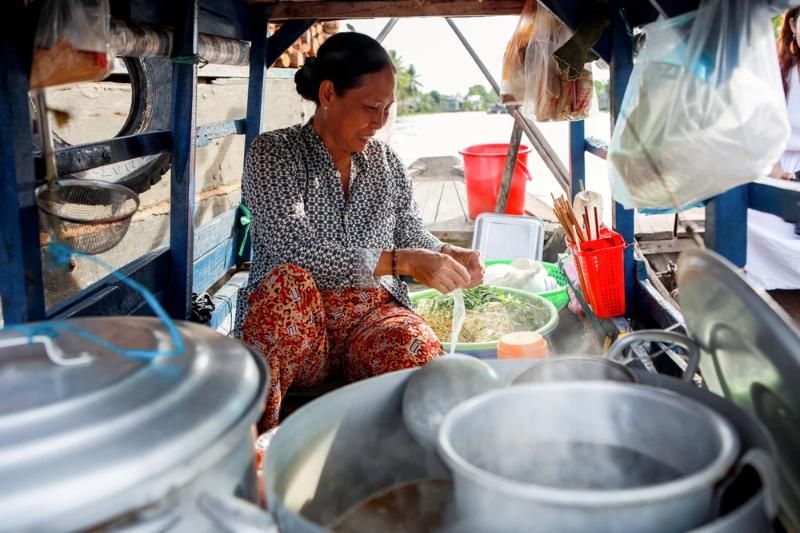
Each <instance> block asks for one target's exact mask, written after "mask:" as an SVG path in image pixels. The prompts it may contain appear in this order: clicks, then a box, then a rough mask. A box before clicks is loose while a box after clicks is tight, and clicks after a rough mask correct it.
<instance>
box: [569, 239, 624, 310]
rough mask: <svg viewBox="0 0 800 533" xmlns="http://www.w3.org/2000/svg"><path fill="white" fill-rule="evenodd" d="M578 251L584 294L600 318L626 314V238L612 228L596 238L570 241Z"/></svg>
mask: <svg viewBox="0 0 800 533" xmlns="http://www.w3.org/2000/svg"><path fill="white" fill-rule="evenodd" d="M569 248H570V250H572V253H573V254H574V255H575V258H576V260H577V261H576V264H577V268H578V273H579V278H580V282H581V291H583V297H584V299H585V300H586V303H588V304H589V305H590V306H591V307H592V312H594V314H595V315H596V316H597V317H598V318H612V317H615V316H620V315H624V314H625V260H624V251H625V240H624V239H623V238H622V236H621V235H620V234H619V233H617V232H615V231H611V230H609V229H606V228H603V229H602V230H601V231H600V238H599V239H597V240H594V241H586V242H583V243H580V245H579V246H576V245H570V246H569Z"/></svg>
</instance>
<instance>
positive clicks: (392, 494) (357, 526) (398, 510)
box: [330, 479, 453, 533]
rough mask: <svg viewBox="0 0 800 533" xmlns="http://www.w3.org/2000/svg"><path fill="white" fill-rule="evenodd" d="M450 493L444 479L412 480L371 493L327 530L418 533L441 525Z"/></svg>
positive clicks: (343, 532) (450, 485)
mask: <svg viewBox="0 0 800 533" xmlns="http://www.w3.org/2000/svg"><path fill="white" fill-rule="evenodd" d="M452 496H453V483H452V482H451V481H450V480H448V479H429V480H424V481H412V482H410V483H404V484H402V485H398V486H395V487H390V488H389V489H387V490H384V491H381V492H378V493H377V494H373V495H372V496H370V497H369V498H367V499H366V500H363V501H361V502H359V503H358V504H357V505H356V506H355V507H353V508H352V509H350V510H349V511H347V512H346V513H345V514H344V515H343V516H342V517H341V518H339V519H338V520H337V521H336V522H335V523H334V524H333V525H332V526H331V527H330V529H331V530H332V531H335V532H340V533H345V532H347V533H375V532H378V531H391V532H393V533H406V532H407V533H421V532H425V531H436V530H439V529H440V528H442V527H443V526H444V525H445V522H446V517H447V516H448V513H447V509H448V506H449V504H450V501H451V499H452Z"/></svg>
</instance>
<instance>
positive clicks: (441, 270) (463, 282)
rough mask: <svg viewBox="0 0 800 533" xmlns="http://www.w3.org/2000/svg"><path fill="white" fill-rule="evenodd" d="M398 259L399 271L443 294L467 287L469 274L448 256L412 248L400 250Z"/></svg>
mask: <svg viewBox="0 0 800 533" xmlns="http://www.w3.org/2000/svg"><path fill="white" fill-rule="evenodd" d="M398 259H399V261H398V262H399V263H401V264H400V265H398V266H399V267H400V268H399V270H401V271H405V272H404V273H405V274H407V275H409V276H413V277H414V279H416V280H417V281H419V282H420V283H422V284H424V285H427V286H428V287H431V288H432V289H436V290H437V291H439V292H441V293H443V294H447V293H449V292H451V291H454V290H456V289H463V288H465V287H468V286H469V283H470V275H469V272H468V271H467V269H466V268H464V266H463V265H461V264H460V263H459V262H458V261H456V260H455V259H453V258H452V257H450V256H449V255H445V254H440V253H438V252H433V251H431V250H425V249H422V248H412V249H405V250H402V252H401V253H400V257H399V258H398Z"/></svg>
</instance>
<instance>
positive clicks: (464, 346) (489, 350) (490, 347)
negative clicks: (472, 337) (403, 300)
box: [410, 287, 558, 359]
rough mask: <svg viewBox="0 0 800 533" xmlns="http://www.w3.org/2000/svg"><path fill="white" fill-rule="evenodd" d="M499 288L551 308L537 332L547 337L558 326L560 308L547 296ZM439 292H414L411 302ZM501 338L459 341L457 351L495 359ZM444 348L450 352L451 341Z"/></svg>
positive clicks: (431, 290) (432, 290)
mask: <svg viewBox="0 0 800 533" xmlns="http://www.w3.org/2000/svg"><path fill="white" fill-rule="evenodd" d="M499 290H501V291H504V292H507V293H509V294H515V295H517V296H520V297H522V298H527V299H533V300H539V301H541V303H543V304H544V305H545V306H547V307H549V308H550V320H548V321H547V323H546V324H545V325H544V326H542V327H541V328H539V329H537V330H536V333H538V334H539V335H542V336H543V337H547V336H548V335H550V334H551V333H552V332H553V331H555V330H556V328H557V327H558V309H556V307H555V306H554V305H553V304H552V303H551V302H550V301H549V300H547V299H546V298H543V297H541V296H539V295H536V294H533V293H530V292H526V291H520V290H517V289H508V288H505V287H502V288H499ZM438 294H439V292H438V291H437V290H435V289H426V290H424V291H419V292H415V293H414V294H411V295H410V297H411V303H412V304H414V303H416V302H418V301H420V300H422V299H424V298H432V297H434V296H437V295H438ZM499 340H500V339H497V340H494V341H489V342H459V343H458V344H456V353H460V354H463V355H471V356H473V357H479V358H482V359H493V358H495V357H497V344H498V342H499ZM442 349H443V350H444V352H445V353H450V343H449V342H443V343H442Z"/></svg>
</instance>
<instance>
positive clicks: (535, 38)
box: [522, 8, 593, 122]
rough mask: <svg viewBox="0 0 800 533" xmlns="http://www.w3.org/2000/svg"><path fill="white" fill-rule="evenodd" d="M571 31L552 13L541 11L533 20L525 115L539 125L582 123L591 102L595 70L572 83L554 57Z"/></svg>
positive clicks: (527, 71) (528, 55)
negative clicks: (552, 121)
mask: <svg viewBox="0 0 800 533" xmlns="http://www.w3.org/2000/svg"><path fill="white" fill-rule="evenodd" d="M570 37H572V31H571V30H570V29H569V28H568V27H567V26H566V25H565V24H564V23H562V22H561V21H560V20H558V19H557V18H556V17H554V16H553V14H552V13H550V11H548V10H547V9H545V8H541V9H539V10H538V11H537V12H536V16H535V17H534V20H533V31H532V35H531V38H530V43H529V44H528V51H527V53H526V54H525V78H526V83H525V104H524V106H523V108H522V112H523V113H525V114H526V115H528V116H530V117H532V118H534V119H535V120H537V121H538V122H547V121H551V120H583V119H584V118H586V117H587V116H589V107H590V105H591V103H592V92H593V85H592V71H591V70H590V69H588V68H585V67H584V69H583V72H582V73H581V74H580V76H579V77H578V78H577V79H574V80H570V79H569V73H568V71H567V69H564V70H563V71H562V70H561V66H560V65H559V63H558V61H557V60H556V58H555V57H554V56H553V54H554V53H555V52H556V50H558V49H559V48H560V47H561V46H562V45H563V44H564V43H566V42H567V41H568V40H569V38H570Z"/></svg>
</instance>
